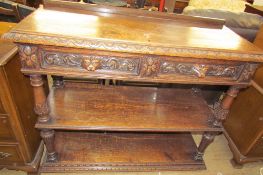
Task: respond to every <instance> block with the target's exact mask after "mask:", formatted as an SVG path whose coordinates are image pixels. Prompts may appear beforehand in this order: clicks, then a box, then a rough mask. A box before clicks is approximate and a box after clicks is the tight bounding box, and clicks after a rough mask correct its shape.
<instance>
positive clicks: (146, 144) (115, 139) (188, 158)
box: [41, 132, 205, 172]
mask: <svg viewBox="0 0 263 175" xmlns="http://www.w3.org/2000/svg"><path fill="white" fill-rule="evenodd" d="M55 138H56V139H55V148H56V151H57V152H58V155H59V161H58V162H46V161H44V163H43V164H42V166H41V172H60V171H67V172H75V171H90V170H104V171H160V170H192V169H205V165H204V162H203V161H200V160H198V161H196V160H194V154H195V151H196V145H195V143H194V141H193V138H192V136H191V134H190V133H177V134H152V133H151V134H149V133H146V134H145V133H144V134H142V133H137V134H134V133H112V132H111V133H94V132H93V133H91V132H56V137H55Z"/></svg>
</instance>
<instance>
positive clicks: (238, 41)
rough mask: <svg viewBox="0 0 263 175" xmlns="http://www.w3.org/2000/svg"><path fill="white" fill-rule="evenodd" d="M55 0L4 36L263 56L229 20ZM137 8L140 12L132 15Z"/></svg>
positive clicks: (135, 49)
mask: <svg viewBox="0 0 263 175" xmlns="http://www.w3.org/2000/svg"><path fill="white" fill-rule="evenodd" d="M63 3H66V2H63ZM56 5H57V6H58V7H57V8H54V7H53V8H52V7H49V6H48V5H47V7H46V8H45V9H38V10H37V11H35V12H34V13H33V14H31V15H30V16H28V17H27V18H26V19H24V20H23V21H22V22H21V23H20V24H19V25H17V27H15V28H14V29H13V30H11V31H10V32H9V33H6V34H5V35H4V36H3V38H5V39H8V40H11V41H14V42H20V43H32V44H42V45H55V46H64V47H74V48H88V49H99V50H109V51H118V52H130V53H140V54H154V55H167V56H180V57H191V58H208V59H223V60H236V61H253V62H263V51H262V50H260V49H259V48H257V47H256V46H254V45H253V44H251V43H249V42H248V41H246V40H245V39H243V38H241V37H240V36H238V35H237V34H235V33H234V32H232V31H231V30H230V29H228V28H227V27H225V26H224V27H223V28H204V27H206V26H205V25H201V27H200V26H198V25H196V23H195V22H194V21H195V20H193V19H190V17H189V18H187V17H180V16H178V17H174V16H176V15H168V14H165V15H163V14H160V15H158V14H157V15H156V14H155V13H154V15H149V16H147V15H145V12H138V11H140V10H136V9H128V10H127V14H126V13H125V11H126V10H124V8H122V9H121V10H118V9H117V10H116V9H114V8H112V7H111V8H109V7H104V8H98V9H99V10H97V11H96V8H95V7H94V6H92V7H90V6H91V5H87V4H81V6H83V7H81V8H80V5H79V4H76V3H70V5H69V7H68V6H67V5H65V4H64V5H62V4H59V3H57V4H56ZM70 7H71V8H70ZM85 8H86V9H85ZM74 9H75V10H74ZM94 9H95V10H94ZM73 11H74V12H73ZM76 12H77V13H76ZM132 12H134V14H135V15H130V14H132ZM142 14H143V15H142ZM207 20H208V19H207ZM189 21H193V22H192V23H191V22H189ZM210 21H211V20H210ZM207 22H209V20H208V21H207ZM191 25H192V26H193V27H192V26H191Z"/></svg>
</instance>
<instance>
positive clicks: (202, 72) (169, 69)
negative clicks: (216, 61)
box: [160, 61, 244, 79]
mask: <svg viewBox="0 0 263 175" xmlns="http://www.w3.org/2000/svg"><path fill="white" fill-rule="evenodd" d="M243 67H244V66H243V65H211V64H194V63H180V62H168V61H167V62H166V61H164V62H162V63H161V68H160V73H162V74H178V75H193V76H196V77H198V78H204V77H206V76H218V77H227V78H232V79H237V77H238V76H239V75H240V73H241V72H242V69H243Z"/></svg>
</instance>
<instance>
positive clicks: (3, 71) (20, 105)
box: [0, 22, 43, 172]
mask: <svg viewBox="0 0 263 175" xmlns="http://www.w3.org/2000/svg"><path fill="white" fill-rule="evenodd" d="M2 24H3V25H2ZM11 26H14V24H12V23H10V24H8V23H1V22H0V28H1V30H4V29H3V28H5V27H7V28H5V29H9V28H10V27H11ZM2 27H3V28H2ZM20 69H21V64H20V60H19V55H18V48H17V47H16V46H15V45H14V44H13V43H10V42H4V41H0V169H2V168H8V169H15V170H23V171H26V172H37V170H38V166H39V164H40V159H41V156H42V153H43V144H41V143H40V136H39V132H38V131H37V130H36V129H35V128H34V125H35V123H36V120H37V116H36V115H35V113H34V110H33V106H34V100H33V98H34V97H33V93H32V91H31V90H32V88H31V86H30V82H29V78H28V77H25V76H24V75H23V74H22V73H21V71H20Z"/></svg>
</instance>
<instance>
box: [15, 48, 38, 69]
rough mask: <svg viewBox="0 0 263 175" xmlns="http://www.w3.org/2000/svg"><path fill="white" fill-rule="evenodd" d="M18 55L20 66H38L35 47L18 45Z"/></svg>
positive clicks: (30, 67)
mask: <svg viewBox="0 0 263 175" xmlns="http://www.w3.org/2000/svg"><path fill="white" fill-rule="evenodd" d="M19 55H20V60H21V65H22V68H28V69H34V68H39V62H38V59H37V47H36V46H30V45H19Z"/></svg>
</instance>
